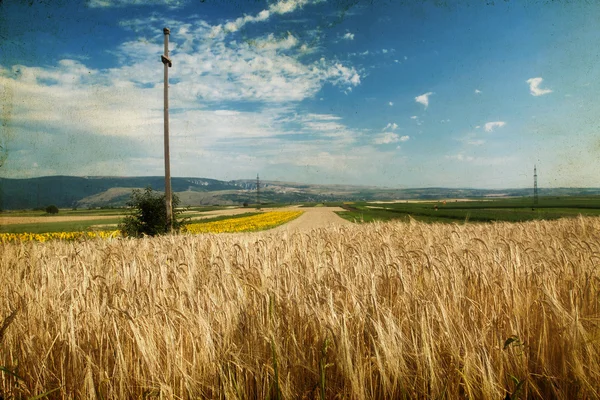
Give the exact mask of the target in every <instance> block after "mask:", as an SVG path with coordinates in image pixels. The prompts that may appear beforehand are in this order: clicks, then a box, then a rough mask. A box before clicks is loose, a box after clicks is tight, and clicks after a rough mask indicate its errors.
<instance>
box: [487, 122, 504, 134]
mask: <svg viewBox="0 0 600 400" xmlns="http://www.w3.org/2000/svg"><path fill="white" fill-rule="evenodd" d="M504 125H506V122H504V121H494V122H487V123H486V124H485V125H484V129H485V131H486V132H492V131H494V129H496V128H502V127H503V126H504Z"/></svg>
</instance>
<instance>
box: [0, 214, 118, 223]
mask: <svg viewBox="0 0 600 400" xmlns="http://www.w3.org/2000/svg"><path fill="white" fill-rule="evenodd" d="M120 217H121V215H80V216H75V215H65V216H50V215H49V216H46V217H0V225H12V224H44V223H49V222H67V221H91V220H101V219H115V218H120Z"/></svg>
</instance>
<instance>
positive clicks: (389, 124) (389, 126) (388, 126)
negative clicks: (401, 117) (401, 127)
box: [383, 122, 398, 131]
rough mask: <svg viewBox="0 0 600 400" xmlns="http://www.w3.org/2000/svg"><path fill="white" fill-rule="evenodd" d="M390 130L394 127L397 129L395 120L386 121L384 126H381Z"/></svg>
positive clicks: (393, 129)
mask: <svg viewBox="0 0 600 400" xmlns="http://www.w3.org/2000/svg"><path fill="white" fill-rule="evenodd" d="M388 129H390V130H392V131H395V130H396V129H398V124H396V123H395V122H388V124H387V125H386V126H385V128H383V130H384V131H385V130H388Z"/></svg>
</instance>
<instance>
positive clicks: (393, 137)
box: [373, 132, 400, 144]
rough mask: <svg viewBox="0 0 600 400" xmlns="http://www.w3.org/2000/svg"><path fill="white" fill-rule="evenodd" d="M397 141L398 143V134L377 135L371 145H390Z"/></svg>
mask: <svg viewBox="0 0 600 400" xmlns="http://www.w3.org/2000/svg"><path fill="white" fill-rule="evenodd" d="M399 141H400V136H398V134H396V133H392V132H388V133H385V134H382V135H378V136H377V137H375V140H374V141H373V143H375V144H390V143H397V142H399Z"/></svg>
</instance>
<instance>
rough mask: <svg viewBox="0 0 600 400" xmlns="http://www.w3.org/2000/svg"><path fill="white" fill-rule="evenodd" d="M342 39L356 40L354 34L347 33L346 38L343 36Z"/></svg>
mask: <svg viewBox="0 0 600 400" xmlns="http://www.w3.org/2000/svg"><path fill="white" fill-rule="evenodd" d="M342 39H345V40H354V33H350V32H346V34H345V35H344V36H342Z"/></svg>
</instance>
